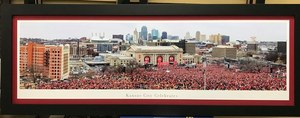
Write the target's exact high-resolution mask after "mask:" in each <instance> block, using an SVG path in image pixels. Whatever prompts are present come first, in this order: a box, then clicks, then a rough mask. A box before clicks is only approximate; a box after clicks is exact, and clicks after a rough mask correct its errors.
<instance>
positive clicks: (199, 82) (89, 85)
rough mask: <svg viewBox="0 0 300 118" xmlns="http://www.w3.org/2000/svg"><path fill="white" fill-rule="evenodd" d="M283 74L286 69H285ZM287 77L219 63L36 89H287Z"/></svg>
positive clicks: (71, 81) (54, 83)
mask: <svg viewBox="0 0 300 118" xmlns="http://www.w3.org/2000/svg"><path fill="white" fill-rule="evenodd" d="M283 73H284V72H283ZM286 84H287V82H286V77H281V76H280V78H279V76H273V75H272V74H271V73H270V72H269V70H268V68H264V69H262V71H260V72H259V73H250V72H239V71H236V70H235V69H228V68H224V67H221V66H218V65H213V64H212V65H209V66H207V67H205V68H204V67H203V65H197V66H196V68H186V67H182V66H164V67H160V68H157V69H152V70H149V69H147V70H145V68H138V69H136V70H135V72H133V73H119V72H113V73H111V72H101V73H97V74H95V75H93V76H91V77H86V76H85V77H81V78H79V79H78V78H76V79H69V80H64V81H50V82H42V81H41V82H40V83H38V84H37V85H36V89H167V90H168V89H169V90H170V89H173V90H176V89H177V90H286Z"/></svg>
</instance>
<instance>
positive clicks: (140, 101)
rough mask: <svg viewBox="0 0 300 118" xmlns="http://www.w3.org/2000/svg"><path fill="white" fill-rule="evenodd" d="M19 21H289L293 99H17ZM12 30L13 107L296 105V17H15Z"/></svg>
mask: <svg viewBox="0 0 300 118" xmlns="http://www.w3.org/2000/svg"><path fill="white" fill-rule="evenodd" d="M18 20H289V21H290V34H289V38H290V43H289V44H290V50H289V51H290V60H289V66H290V67H289V68H290V74H289V75H290V77H289V79H290V83H289V84H290V85H289V87H290V88H289V90H290V92H289V95H290V96H289V100H171V99H169V100H168V99H167V100H166V99H161V100H160V99H159V100H157V99H151V100H149V99H147V100H146V99H18V98H17V70H18V69H17V63H14V62H17V58H16V57H17V47H16V46H17V43H18V42H17V21H18ZM12 25H13V28H12V29H13V30H12V35H13V36H12V37H13V39H12V52H13V57H12V60H13V64H12V66H13V67H12V69H13V70H12V91H13V93H12V104H99V105H101V104H102V105H108V104H114V105H228V106H294V105H295V100H294V99H295V98H294V94H295V90H294V64H293V63H294V25H295V21H294V17H293V16H184V17H181V16H14V17H13V23H12Z"/></svg>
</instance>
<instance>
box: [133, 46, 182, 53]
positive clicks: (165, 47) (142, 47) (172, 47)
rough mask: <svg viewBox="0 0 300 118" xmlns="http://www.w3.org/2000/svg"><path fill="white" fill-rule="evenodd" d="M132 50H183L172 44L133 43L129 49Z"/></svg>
mask: <svg viewBox="0 0 300 118" xmlns="http://www.w3.org/2000/svg"><path fill="white" fill-rule="evenodd" d="M128 50H130V51H143V52H144V51H183V50H182V49H181V48H179V47H177V46H175V45H171V46H136V45H132V46H130V48H129V49H128Z"/></svg>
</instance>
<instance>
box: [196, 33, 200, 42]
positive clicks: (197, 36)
mask: <svg viewBox="0 0 300 118" xmlns="http://www.w3.org/2000/svg"><path fill="white" fill-rule="evenodd" d="M200 39H201V34H200V31H197V32H196V40H197V41H200Z"/></svg>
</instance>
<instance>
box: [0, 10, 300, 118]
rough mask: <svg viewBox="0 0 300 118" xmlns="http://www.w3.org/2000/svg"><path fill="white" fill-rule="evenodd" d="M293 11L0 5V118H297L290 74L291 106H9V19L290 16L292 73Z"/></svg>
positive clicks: (299, 22) (299, 26)
mask: <svg viewBox="0 0 300 118" xmlns="http://www.w3.org/2000/svg"><path fill="white" fill-rule="evenodd" d="M299 11H300V7H299V5H167V4H163V5H160V4H156V5H101V6H98V5H9V4H7V5H3V6H2V11H1V12H2V24H3V26H2V35H3V38H2V40H1V42H2V43H1V44H2V45H1V47H2V50H1V51H2V54H3V56H2V69H1V70H2V77H1V78H2V79H1V81H2V82H1V84H2V92H1V96H2V99H1V108H2V110H1V112H2V113H3V114H74V115H84V114H87V115H93V114H101V115H118V116H119V115H135V116H138V115H159V116H203V115H204V116H220V115H222V116H227V115H230V116H232V115H234V116H244V115H255V116H300V112H299V111H300V104H299V101H300V99H299V94H297V93H298V92H299V90H300V88H299V87H300V85H299V83H300V81H299V80H298V79H297V77H298V74H296V73H294V77H295V80H294V101H295V102H294V106H260V105H255V106H230V105H226V106H222V105H87V104H82V105H61V104H60V105H55V104H40V105H33V104H13V102H12V99H13V98H12V92H13V91H12V79H11V78H12V75H13V73H12V64H13V63H14V62H13V61H12V57H13V54H12V22H13V16H18V15H22V16H27V15H29V16H99V15H100V16H101V15H104V16H292V17H294V20H295V23H294V32H295V33H294V39H295V41H294V45H295V46H294V47H295V49H294V51H295V59H294V60H295V63H294V70H295V72H296V70H297V68H298V66H297V63H298V62H297V61H296V60H298V59H299V57H298V56H297V50H299V47H298V46H297V44H299V41H298V40H297V39H298V38H299V37H300V35H299V33H297V32H298V31H300V12H299Z"/></svg>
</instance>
